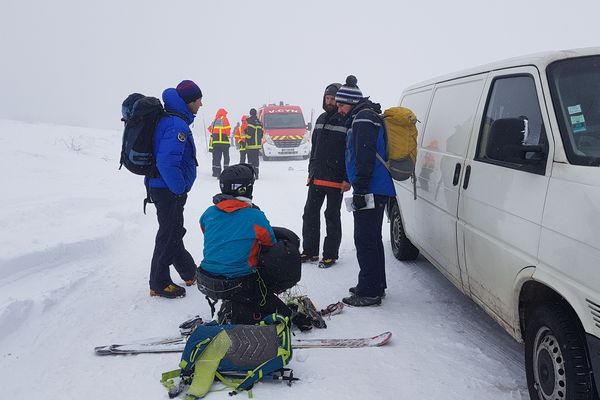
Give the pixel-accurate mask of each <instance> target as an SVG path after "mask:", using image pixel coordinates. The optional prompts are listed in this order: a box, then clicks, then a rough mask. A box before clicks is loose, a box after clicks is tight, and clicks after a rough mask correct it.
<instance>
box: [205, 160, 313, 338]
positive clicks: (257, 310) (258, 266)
mask: <svg viewBox="0 0 600 400" xmlns="http://www.w3.org/2000/svg"><path fill="white" fill-rule="evenodd" d="M254 177H255V173H254V169H253V167H252V166H251V165H249V164H238V165H233V166H231V167H228V168H226V169H225V170H223V172H222V173H221V175H220V177H219V185H220V187H221V194H217V195H216V196H214V197H213V203H214V205H213V206H211V207H209V208H208V209H207V210H206V211H205V212H204V214H202V216H201V217H200V227H201V228H202V232H203V233H204V259H203V260H202V262H201V263H200V266H199V267H198V271H197V279H198V289H199V290H200V291H201V292H202V293H204V294H205V295H206V297H207V300H208V302H209V304H210V305H211V308H213V312H214V304H215V303H216V301H217V300H223V301H222V304H221V309H220V311H219V313H218V316H217V317H218V322H219V323H232V324H255V323H257V322H259V321H261V320H262V319H263V318H264V317H265V316H266V315H269V314H272V313H278V314H280V315H283V316H286V317H290V318H291V319H292V321H293V322H294V323H295V324H296V325H298V326H299V328H301V329H304V328H305V327H307V326H310V320H308V319H307V320H306V321H303V320H304V318H303V316H302V315H300V314H298V315H294V316H292V311H291V310H290V308H289V307H288V306H287V305H286V304H285V303H284V302H283V301H281V299H279V297H277V295H276V294H275V293H280V292H282V291H284V290H286V289H289V288H291V287H292V286H294V285H295V284H296V283H297V282H298V281H299V280H300V265H301V263H300V253H299V251H298V247H299V245H300V239H299V238H298V237H297V236H296V235H295V234H294V233H293V232H291V231H289V230H287V229H285V228H275V229H273V228H272V227H271V225H270V223H269V221H268V220H267V218H266V217H265V214H264V213H263V212H262V211H261V210H260V209H259V208H258V207H257V206H256V205H254V204H253V203H252V190H253V187H254ZM211 299H212V301H211ZM307 329H309V328H307Z"/></svg>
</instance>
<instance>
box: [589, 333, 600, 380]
mask: <svg viewBox="0 0 600 400" xmlns="http://www.w3.org/2000/svg"><path fill="white" fill-rule="evenodd" d="M586 338H587V344H588V350H589V352H590V362H591V364H592V373H593V374H594V381H595V382H596V390H598V391H599V392H600V339H599V338H597V337H596V336H594V335H590V334H589V333H588V334H586Z"/></svg>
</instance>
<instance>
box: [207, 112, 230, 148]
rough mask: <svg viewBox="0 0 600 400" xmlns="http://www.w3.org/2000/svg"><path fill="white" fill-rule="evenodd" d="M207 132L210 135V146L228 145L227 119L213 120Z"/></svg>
mask: <svg viewBox="0 0 600 400" xmlns="http://www.w3.org/2000/svg"><path fill="white" fill-rule="evenodd" d="M208 131H209V132H210V133H211V140H212V144H229V135H230V134H231V125H229V120H228V119H227V117H219V118H217V119H215V121H214V122H213V123H212V125H211V126H209V127H208Z"/></svg>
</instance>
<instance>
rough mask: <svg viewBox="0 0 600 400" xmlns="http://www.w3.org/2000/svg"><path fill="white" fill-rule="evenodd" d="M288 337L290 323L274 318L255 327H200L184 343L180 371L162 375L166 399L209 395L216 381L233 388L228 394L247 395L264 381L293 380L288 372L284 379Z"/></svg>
mask: <svg viewBox="0 0 600 400" xmlns="http://www.w3.org/2000/svg"><path fill="white" fill-rule="evenodd" d="M290 336H291V335H290V326H289V320H288V318H287V317H283V316H281V315H278V314H271V315H268V316H267V317H265V318H264V319H263V320H262V321H261V322H260V323H259V324H258V325H230V324H224V325H220V324H217V323H216V322H211V323H208V324H204V325H200V326H198V327H197V328H196V329H195V330H194V332H192V334H191V335H190V337H189V338H188V340H187V342H186V345H185V349H184V350H183V354H182V355H181V361H180V363H179V369H176V370H173V371H169V372H165V373H163V374H162V379H161V383H162V384H163V385H164V386H165V387H166V388H167V390H169V397H170V398H174V397H176V396H178V395H179V394H180V393H182V392H184V391H187V392H186V400H195V399H198V398H202V397H204V396H205V395H206V394H207V393H208V392H209V391H210V389H211V386H212V384H213V382H214V380H215V378H217V379H218V380H220V381H221V382H223V383H224V384H225V385H226V386H227V387H229V388H231V389H233V392H232V393H231V394H235V393H237V392H239V391H242V390H247V391H250V390H251V389H252V387H253V386H254V384H255V383H256V382H258V381H259V380H261V379H264V378H267V377H270V378H272V379H275V378H280V379H285V380H289V381H291V380H295V378H293V375H292V374H291V373H290V376H287V377H284V373H285V372H286V371H289V370H287V369H285V368H284V367H285V366H286V365H287V364H288V363H289V362H290V361H291V359H292V346H291V337H290ZM277 374H281V375H277ZM231 376H235V377H237V378H231ZM286 378H287V379H286ZM250 394H251V392H250Z"/></svg>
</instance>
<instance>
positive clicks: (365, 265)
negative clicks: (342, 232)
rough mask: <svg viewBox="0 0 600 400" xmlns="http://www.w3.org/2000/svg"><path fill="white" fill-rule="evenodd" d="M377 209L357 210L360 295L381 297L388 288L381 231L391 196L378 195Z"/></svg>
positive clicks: (356, 234) (355, 216)
mask: <svg viewBox="0 0 600 400" xmlns="http://www.w3.org/2000/svg"><path fill="white" fill-rule="evenodd" d="M374 197H375V208H373V209H370V210H359V211H354V212H353V215H354V246H355V247H356V258H357V259H358V265H359V267H360V272H359V274H358V285H357V286H356V294H357V295H359V296H367V297H375V296H381V295H382V294H383V291H384V290H385V288H386V287H387V284H386V279H385V253H384V251H383V240H382V237H381V229H382V225H383V214H384V213H385V206H386V204H387V202H388V199H389V197H387V196H379V195H375V196H374Z"/></svg>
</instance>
